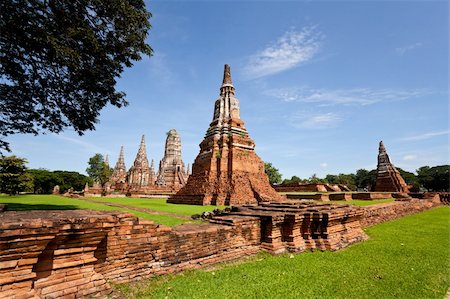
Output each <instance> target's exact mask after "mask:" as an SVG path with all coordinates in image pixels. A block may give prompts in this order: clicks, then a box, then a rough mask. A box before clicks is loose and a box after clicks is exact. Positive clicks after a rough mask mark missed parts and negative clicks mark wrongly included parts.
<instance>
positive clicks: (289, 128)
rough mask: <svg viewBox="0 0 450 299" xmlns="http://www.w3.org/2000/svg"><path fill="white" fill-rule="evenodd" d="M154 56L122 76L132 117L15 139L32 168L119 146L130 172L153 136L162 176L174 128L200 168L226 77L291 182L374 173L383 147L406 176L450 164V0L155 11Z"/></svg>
mask: <svg viewBox="0 0 450 299" xmlns="http://www.w3.org/2000/svg"><path fill="white" fill-rule="evenodd" d="M147 7H148V9H149V11H151V12H152V14H153V17H152V18H151V24H152V30H151V31H150V34H149V37H148V42H149V44H150V45H151V46H152V47H153V49H154V51H155V52H154V56H153V57H151V58H144V59H143V60H142V61H139V62H137V63H135V65H134V67H132V68H130V69H127V70H126V71H125V72H124V73H123V76H122V78H120V79H119V81H118V88H119V89H120V90H123V91H124V92H126V93H127V96H128V97H127V98H128V100H129V102H130V105H129V106H128V107H126V108H122V109H117V108H113V107H107V108H105V109H104V110H103V111H102V114H101V117H100V122H99V124H98V125H97V130H96V131H93V132H87V133H86V134H85V135H84V136H81V137H80V136H78V135H77V134H75V133H74V132H73V131H71V130H67V131H65V132H64V133H63V134H60V135H55V134H48V135H43V136H37V137H34V136H31V135H15V136H11V137H9V138H8V139H7V140H8V141H10V142H11V145H12V149H13V154H16V155H18V156H21V157H25V158H27V159H28V161H29V167H31V168H47V169H50V170H57V169H62V170H75V171H80V172H84V170H85V169H86V167H87V161H88V159H89V157H91V156H93V155H94V154H95V153H102V154H108V155H109V157H110V161H111V164H115V162H116V160H117V157H118V154H119V149H120V146H121V145H124V147H125V162H126V165H127V167H130V166H131V164H132V162H133V160H134V158H135V155H136V153H137V149H138V146H139V142H140V136H141V135H142V134H145V136H146V142H147V154H148V157H149V159H154V160H155V163H156V164H157V163H158V162H159V160H160V159H161V158H162V156H163V152H164V142H165V137H166V135H165V132H167V131H169V130H170V129H171V128H176V129H177V130H178V132H179V133H180V135H181V139H182V152H183V159H184V161H185V163H186V164H187V163H192V162H193V160H194V159H195V157H196V155H197V154H198V151H199V147H198V144H199V143H200V142H201V141H202V139H203V136H204V134H205V132H206V129H207V128H208V126H209V123H210V121H211V119H212V114H213V105H214V101H215V100H216V99H217V97H218V94H219V93H218V92H219V87H220V84H221V80H222V74H223V65H224V64H225V63H228V64H230V66H231V71H232V77H233V83H234V86H235V88H236V95H237V98H238V99H239V100H240V103H241V117H242V119H243V120H244V121H245V125H246V127H247V129H248V131H249V134H250V137H251V138H252V139H254V140H255V142H256V152H257V153H258V155H259V156H260V157H261V158H262V159H263V160H264V161H268V162H272V163H273V165H274V166H275V167H277V168H279V170H280V172H281V173H282V174H283V176H284V177H285V178H286V177H291V176H292V175H298V176H300V177H302V178H306V177H309V176H311V175H312V174H314V173H316V174H317V175H318V176H320V177H323V176H325V175H326V174H328V173H333V174H337V173H349V172H355V171H356V170H357V169H360V168H366V169H373V168H375V167H376V161H377V153H378V142H379V141H380V140H383V141H384V143H385V145H386V148H387V151H388V153H389V155H390V157H391V160H392V161H393V163H394V164H395V165H396V166H398V167H401V168H403V169H405V170H408V171H414V170H415V169H417V168H418V167H420V166H423V165H431V166H434V165H440V164H446V163H449V147H448V145H449V143H448V141H449V133H450V129H449V117H448V116H449V105H448V104H449V102H448V98H449V94H448V82H449V76H448V65H449V58H448V51H449V49H448V47H449V40H448V35H449V32H448V31H449V30H448V25H449V24H448V22H449V19H448V12H449V7H448V3H447V1H377V2H375V1H374V2H371V1H348V2H343V1H335V2H331V1H330V2H327V1H317V2H313V1H278V2H275V1H273V2H272V1H228V2H219V1H210V2H207V1H198V2H191V1H152V2H149V3H147Z"/></svg>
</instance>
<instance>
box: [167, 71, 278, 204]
mask: <svg viewBox="0 0 450 299" xmlns="http://www.w3.org/2000/svg"><path fill="white" fill-rule="evenodd" d="M234 91H235V89H234V86H233V84H232V81H231V71H230V66H229V65H227V64H226V65H225V69H224V75H223V81H222V85H221V87H220V95H219V98H218V99H217V100H216V101H215V103H214V115H213V120H212V122H211V124H210V125H209V128H208V130H207V131H206V134H205V138H204V139H203V141H202V142H201V143H200V153H199V154H198V156H197V158H196V159H195V162H194V164H193V165H192V174H191V175H190V176H189V178H188V181H187V183H186V185H185V186H184V187H183V188H181V189H180V191H178V193H177V194H175V195H173V196H172V197H170V198H169V200H168V202H171V203H184V204H200V205H209V204H215V205H242V204H256V203H258V202H260V201H267V200H272V201H279V200H282V198H281V196H280V195H279V194H278V193H277V192H276V191H275V190H274V189H273V188H272V187H271V185H270V183H269V179H268V178H267V175H266V174H265V172H264V162H263V161H262V160H261V159H260V158H259V157H258V156H257V155H256V153H255V144H254V142H253V140H252V139H250V137H249V135H248V132H247V130H246V129H245V126H244V122H243V121H242V120H241V118H240V115H239V109H240V108H239V101H238V99H237V98H236V97H235V95H234V93H235V92H234Z"/></svg>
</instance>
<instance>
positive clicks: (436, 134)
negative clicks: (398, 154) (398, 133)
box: [400, 130, 450, 141]
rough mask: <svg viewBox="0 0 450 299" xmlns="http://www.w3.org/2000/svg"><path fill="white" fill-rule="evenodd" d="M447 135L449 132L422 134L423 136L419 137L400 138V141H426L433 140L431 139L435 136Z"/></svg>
mask: <svg viewBox="0 0 450 299" xmlns="http://www.w3.org/2000/svg"><path fill="white" fill-rule="evenodd" d="M448 134H450V130H449V131H440V132H430V133H424V134H419V135H415V136H410V137H405V138H401V139H400V140H403V141H418V140H426V139H430V138H433V137H436V136H443V135H448Z"/></svg>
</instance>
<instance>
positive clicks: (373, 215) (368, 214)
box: [361, 197, 442, 227]
mask: <svg viewBox="0 0 450 299" xmlns="http://www.w3.org/2000/svg"><path fill="white" fill-rule="evenodd" d="M441 204H442V203H441V202H440V200H439V197H437V200H436V199H435V200H433V199H431V200H427V199H409V200H401V201H394V202H387V203H382V204H377V205H370V206H366V207H364V213H363V216H362V218H361V225H362V226H363V227H365V226H371V225H374V224H378V223H382V222H385V221H389V220H393V219H397V218H401V217H403V216H405V215H411V214H415V213H419V212H422V211H425V210H428V209H431V208H433V207H436V206H440V205H441Z"/></svg>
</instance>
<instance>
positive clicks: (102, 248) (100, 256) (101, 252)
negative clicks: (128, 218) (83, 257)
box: [94, 235, 108, 273]
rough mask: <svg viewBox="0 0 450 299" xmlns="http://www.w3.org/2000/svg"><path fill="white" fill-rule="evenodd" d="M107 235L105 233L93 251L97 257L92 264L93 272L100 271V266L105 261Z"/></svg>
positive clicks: (101, 266)
mask: <svg viewBox="0 0 450 299" xmlns="http://www.w3.org/2000/svg"><path fill="white" fill-rule="evenodd" d="M107 248H108V235H106V236H105V237H104V238H103V239H102V240H101V241H100V243H98V245H97V249H95V251H94V257H95V258H96V259H97V261H96V262H95V265H94V270H95V272H98V273H101V272H102V268H103V266H104V264H105V262H106V256H107V254H108V250H107Z"/></svg>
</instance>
